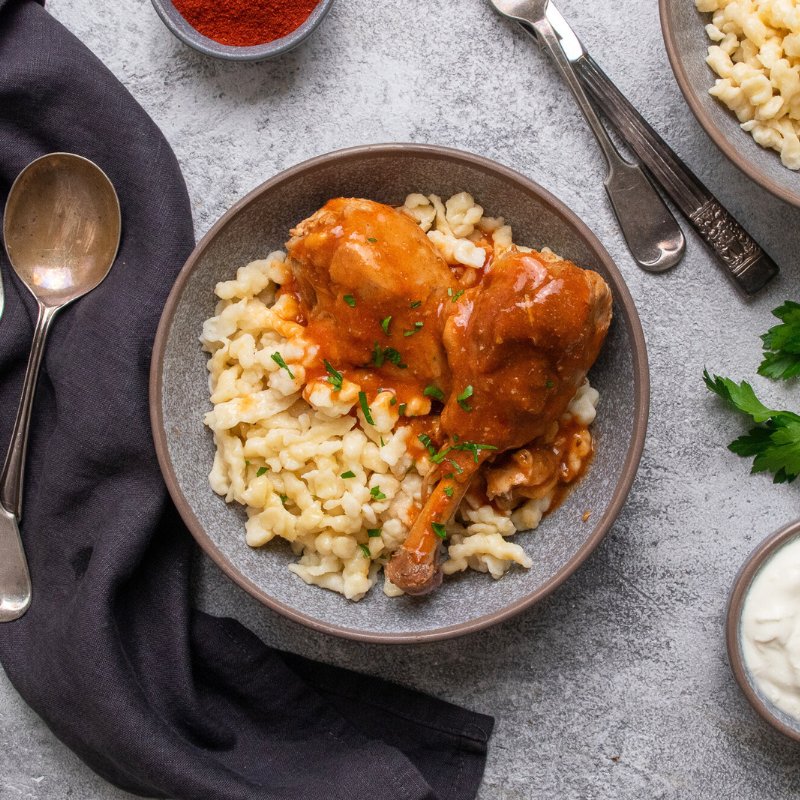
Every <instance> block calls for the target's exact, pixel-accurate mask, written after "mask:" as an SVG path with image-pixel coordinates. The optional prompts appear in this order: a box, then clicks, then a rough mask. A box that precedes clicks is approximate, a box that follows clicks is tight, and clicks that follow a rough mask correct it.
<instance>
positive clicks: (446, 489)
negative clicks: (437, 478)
mask: <svg viewBox="0 0 800 800" xmlns="http://www.w3.org/2000/svg"><path fill="white" fill-rule="evenodd" d="M444 493H445V494H446V495H447V496H448V497H452V496H453V487H452V486H445V487H444Z"/></svg>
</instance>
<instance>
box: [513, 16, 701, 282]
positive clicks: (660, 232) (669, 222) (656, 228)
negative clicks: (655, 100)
mask: <svg viewBox="0 0 800 800" xmlns="http://www.w3.org/2000/svg"><path fill="white" fill-rule="evenodd" d="M526 21H527V22H529V23H530V24H531V25H532V26H533V29H534V31H535V32H536V36H537V39H538V40H539V43H540V44H541V45H542V46H543V48H544V49H545V51H546V52H547V53H548V54H549V55H550V57H551V58H552V59H553V61H554V62H555V64H556V66H557V67H558V69H559V71H560V72H561V74H562V76H563V78H564V80H565V81H566V83H567V86H569V88H570V90H571V91H572V94H573V96H574V98H575V101H576V102H577V104H578V106H579V107H580V109H581V111H582V112H583V115H584V117H586V121H587V122H588V123H589V127H590V128H591V129H592V132H593V133H594V136H595V139H597V143H598V144H599V145H600V149H601V150H602V151H603V155H604V156H605V158H606V161H607V162H608V169H609V171H608V176H607V178H606V181H605V186H606V193H607V194H608V197H609V199H610V200H611V205H612V207H613V209H614V213H615V215H616V217H617V221H618V222H619V225H620V228H621V229H622V235H623V236H624V237H625V241H626V242H627V244H628V248H629V249H630V251H631V254H632V255H633V257H634V259H636V262H637V263H638V264H639V266H640V267H641V268H642V269H645V270H647V271H648V272H664V271H665V270H668V269H671V268H672V267H674V266H675V265H676V264H678V262H679V261H680V260H681V259H682V258H683V253H684V250H685V248H686V240H685V238H684V236H683V232H682V231H681V227H680V225H678V223H677V221H676V220H675V217H673V216H672V212H671V211H670V210H669V208H668V207H667V205H666V203H665V202H664V200H663V199H662V198H661V195H659V193H658V191H657V190H656V188H655V187H654V186H653V184H652V183H651V182H650V181H649V180H648V178H647V176H646V175H645V174H644V172H643V171H642V169H641V168H640V167H639V166H638V165H637V164H631V163H630V162H628V161H626V160H625V159H624V158H623V157H622V156H621V155H620V153H619V151H618V150H617V149H616V146H615V145H614V143H613V142H612V141H611V138H610V137H609V135H608V133H607V131H606V129H605V128H604V127H603V123H602V122H601V121H600V118H599V117H598V116H597V113H596V112H595V110H594V106H592V104H591V102H590V101H589V98H588V97H587V95H586V92H585V91H584V89H583V86H582V85H581V83H580V81H579V80H578V76H577V74H576V73H575V71H574V69H573V67H572V64H571V63H570V61H569V59H568V58H567V55H566V54H565V53H564V51H563V49H562V47H561V44H560V42H559V39H558V36H557V34H556V32H555V30H553V26H552V25H551V24H550V22H549V20H548V19H547V18H546V16H541V17H540V18H538V19H536V18H535V17H534V18H531V19H530V20H526Z"/></svg>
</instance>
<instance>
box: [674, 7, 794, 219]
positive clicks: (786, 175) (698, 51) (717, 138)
mask: <svg viewBox="0 0 800 800" xmlns="http://www.w3.org/2000/svg"><path fill="white" fill-rule="evenodd" d="M659 6H660V10H661V29H662V31H663V33H664V42H665V44H666V47H667V55H668V56H669V61H670V64H672V70H673V72H674V73H675V77H676V78H677V79H678V84H679V86H680V87H681V91H682V92H683V94H684V97H685V98H686V101H687V102H688V103H689V107H690V108H691V109H692V111H693V112H694V115H695V116H696V117H697V119H698V121H699V122H700V124H701V125H702V126H703V128H705V131H706V133H707V134H708V135H709V136H710V137H711V138H712V139H713V140H714V143H715V144H716V145H717V147H719V148H720V150H722V152H723V153H725V155H726V156H727V157H728V158H729V159H730V160H731V161H732V162H733V163H734V164H735V165H736V166H737V167H739V169H740V170H742V172H744V173H745V174H746V175H748V176H749V177H750V178H752V179H753V180H754V181H755V182H756V183H758V184H760V185H761V186H763V187H764V188H765V189H766V190H767V191H769V192H772V193H773V194H774V195H777V196H778V197H780V198H781V199H782V200H785V201H786V202H787V203H792V204H793V205H796V206H800V173H798V172H793V171H792V170H790V169H787V168H786V167H784V166H783V164H781V158H780V155H778V153H776V152H775V151H774V150H766V149H764V148H763V147H760V146H759V145H757V144H756V143H755V141H754V140H753V137H752V136H751V135H750V134H749V133H746V132H745V131H743V130H742V129H741V128H740V127H739V120H738V119H737V118H736V115H735V114H734V113H733V112H732V111H729V110H728V109H727V107H726V106H724V105H723V104H722V103H721V102H720V101H719V100H717V99H716V98H715V97H712V96H711V95H710V94H709V93H708V90H709V89H710V88H711V87H712V86H713V85H714V81H715V80H716V78H717V75H716V74H715V73H714V72H713V70H712V69H711V68H710V67H709V66H708V65H707V64H706V56H707V55H708V48H709V45H711V44H713V43H712V42H711V41H710V40H709V38H708V36H706V32H705V26H706V25H707V24H708V23H709V22H710V21H711V15H710V14H701V13H700V12H699V11H698V10H697V9H696V8H695V4H694V0H659Z"/></svg>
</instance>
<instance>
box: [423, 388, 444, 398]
mask: <svg viewBox="0 0 800 800" xmlns="http://www.w3.org/2000/svg"><path fill="white" fill-rule="evenodd" d="M422 394H424V395H425V397H435V398H436V399H437V400H444V392H443V391H442V390H441V389H440V388H439V387H438V386H434V385H433V384H430V385H428V386H426V387H425V388H424V389H423V390H422Z"/></svg>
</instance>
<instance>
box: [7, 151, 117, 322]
mask: <svg viewBox="0 0 800 800" xmlns="http://www.w3.org/2000/svg"><path fill="white" fill-rule="evenodd" d="M120 230H121V219H120V208H119V200H118V199H117V193H116V192H115V191H114V187H113V186H112V185H111V181H110V180H109V179H108V177H107V176H106V174H105V173H104V172H103V171H102V170H101V169H100V168H99V167H98V166H97V165H96V164H94V163H93V162H92V161H89V160H88V159H87V158H83V157H81V156H76V155H73V154H71V153H51V154H49V155H46V156H42V158H37V159H36V161H33V162H31V163H30V164H29V165H28V166H27V167H25V169H24V170H23V171H22V172H21V173H20V174H19V176H18V177H17V179H16V180H15V181H14V185H13V186H12V187H11V192H10V193H9V195H8V202H7V203H6V211H5V218H4V223H3V239H4V241H5V245H6V252H7V253H8V259H9V261H10V262H11V266H12V267H13V268H14V271H15V272H16V273H17V275H19V277H20V280H22V282H23V283H24V284H25V285H26V286H27V287H28V289H29V290H30V291H31V293H32V294H33V296H34V297H35V298H36V299H37V300H40V301H41V302H42V303H43V304H44V305H46V306H50V307H54V306H64V305H66V304H67V303H70V302H72V301H73V300H75V299H77V298H78V297H80V296H81V295H84V294H86V293H87V292H89V291H91V290H92V289H94V288H95V286H97V285H98V284H99V283H100V282H101V281H102V280H103V278H105V276H106V275H107V274H108V271H109V270H110V269H111V265H112V264H113V263H114V258H115V257H116V253H117V248H118V247H119V239H120Z"/></svg>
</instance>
